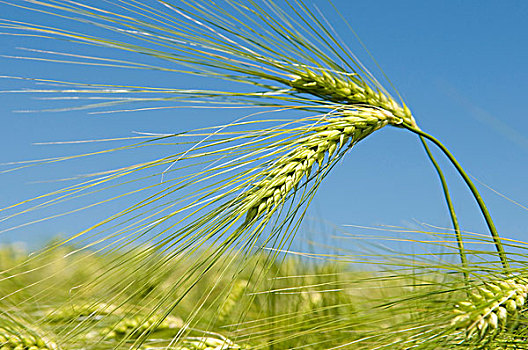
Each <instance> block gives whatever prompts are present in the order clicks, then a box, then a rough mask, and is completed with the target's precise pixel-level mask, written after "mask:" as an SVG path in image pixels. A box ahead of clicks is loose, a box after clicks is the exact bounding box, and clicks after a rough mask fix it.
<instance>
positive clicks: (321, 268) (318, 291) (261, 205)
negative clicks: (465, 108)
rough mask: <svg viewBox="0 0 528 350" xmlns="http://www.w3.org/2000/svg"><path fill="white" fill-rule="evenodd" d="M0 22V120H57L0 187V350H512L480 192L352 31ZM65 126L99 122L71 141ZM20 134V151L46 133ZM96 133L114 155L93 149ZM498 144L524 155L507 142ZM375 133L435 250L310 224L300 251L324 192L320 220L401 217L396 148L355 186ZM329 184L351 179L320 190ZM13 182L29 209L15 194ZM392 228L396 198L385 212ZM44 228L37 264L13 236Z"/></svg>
mask: <svg viewBox="0 0 528 350" xmlns="http://www.w3.org/2000/svg"><path fill="white" fill-rule="evenodd" d="M336 3H337V2H336ZM0 4H1V6H2V8H5V9H6V10H5V11H2V12H3V14H2V15H1V16H0V27H1V28H2V29H1V33H0V35H1V37H2V38H3V39H5V40H6V47H7V46H8V45H7V44H9V45H14V44H13V43H15V44H16V46H17V47H18V46H20V47H18V49H17V50H22V53H20V52H18V51H17V53H9V54H5V55H3V56H2V57H3V58H5V59H10V60H14V61H15V62H17V63H16V64H13V66H12V67H8V65H5V66H3V69H4V70H5V71H6V72H3V73H2V76H1V81H3V82H6V86H7V84H11V85H9V86H8V87H6V88H5V89H2V96H4V95H9V96H14V97H12V99H13V100H12V101H7V102H6V103H7V104H9V103H16V104H17V105H19V108H18V109H19V111H22V112H25V113H28V112H36V111H39V112H42V113H51V114H52V115H53V116H57V115H59V114H60V113H66V115H67V116H69V117H65V118H64V119H61V120H62V121H61V123H59V124H60V125H59V124H57V125H59V126H58V127H60V128H61V132H62V133H63V134H64V136H65V141H50V142H38V143H39V144H46V146H50V145H53V146H57V147H65V148H60V150H59V151H57V153H55V154H51V153H50V154H48V153H46V151H42V152H40V151H38V152H37V151H36V152H35V154H32V155H31V158H30V159H21V160H14V161H9V162H7V161H6V162H5V163H2V164H0V166H1V167H2V168H1V174H2V175H3V176H6V177H9V176H13V177H15V178H14V180H13V178H9V179H8V180H5V182H4V183H5V193H6V195H2V196H1V197H0V199H2V201H3V202H2V207H1V208H0V215H1V216H0V223H1V224H2V225H4V224H5V226H2V227H1V228H0V233H4V234H8V235H12V236H11V238H12V239H11V240H10V241H11V242H10V243H6V244H3V245H2V246H0V350H8V349H9V350H23V349H26V350H43V349H49V350H51V349H65V350H70V349H71V350H74V349H79V350H80V349H94V350H98V349H100V350H103V349H143V350H146V349H152V350H153V349H174V350H176V349H178V350H198V349H203V350H205V349H207V350H227V349H263V350H283V349H303V350H304V349H306V350H308V349H311V350H320V349H328V350H334V349H360V350H362V349H365V350H367V349H368V350H375V349H376V350H377V349H390V350H395V349H402V350H403V349H493V350H495V349H496V350H499V349H528V318H527V317H526V316H527V314H526V313H525V312H526V310H527V305H528V304H527V300H526V299H527V297H528V296H527V293H528V268H527V265H526V262H527V261H528V260H527V257H528V253H527V251H526V249H527V248H528V244H527V243H525V242H522V241H521V240H519V239H513V238H509V236H508V235H506V234H504V232H503V231H501V230H500V229H499V228H498V226H499V225H496V224H495V222H494V220H493V219H492V210H490V209H491V208H496V207H493V206H489V208H488V204H487V202H486V201H485V199H484V197H485V196H483V195H482V194H481V191H482V189H481V187H484V186H478V185H479V183H482V182H480V181H475V177H473V176H472V175H471V174H470V173H468V172H467V171H466V169H465V168H464V167H463V166H462V165H461V163H462V162H459V160H458V159H457V158H456V156H455V154H456V149H455V150H451V149H448V147H447V146H446V144H444V143H443V142H442V140H439V139H438V138H436V137H434V136H432V134H435V132H434V131H435V130H426V129H427V128H426V127H424V125H427V126H429V125H434V124H431V123H427V122H422V121H423V117H422V116H420V115H418V113H417V114H415V113H414V112H413V106H411V105H410V104H409V103H407V102H406V101H404V98H403V97H402V96H404V95H405V94H403V93H400V92H399V91H398V90H397V88H396V87H395V85H394V84H392V83H391V80H390V78H389V77H387V76H385V74H384V73H383V71H382V70H381V68H380V66H379V65H378V63H377V62H376V60H375V59H374V57H373V55H371V53H370V52H369V51H368V50H367V48H366V47H365V46H364V45H363V43H362V42H361V40H359V38H358V36H357V35H356V33H355V32H353V31H351V30H350V27H348V25H347V19H348V16H350V15H349V14H348V13H349V12H350V11H352V10H351V9H350V8H349V7H348V6H345V5H349V3H347V2H344V1H339V4H340V5H343V6H342V8H340V6H336V5H335V4H333V3H332V2H330V1H318V2H317V4H310V3H305V2H304V1H302V0H285V1H279V0H255V1H253V0H220V1H216V2H213V1H205V0H170V1H164V0H148V1H136V0H94V1H84V0H80V1H72V0H5V1H0ZM357 5H358V7H357V11H358V12H359V13H361V14H363V15H367V13H366V12H361V11H360V8H361V6H360V5H361V4H359V3H358V4H357ZM519 6H521V5H519ZM321 8H322V9H323V10H324V11H323V10H321ZM345 11H346V12H345ZM368 15H370V16H375V15H376V14H375V13H368ZM348 22H350V21H348ZM396 22H397V21H396ZM373 23H374V22H373ZM387 28H388V29H389V27H387ZM341 30H347V32H348V33H349V34H350V33H352V34H351V36H350V37H352V38H354V40H355V41H356V44H355V45H354V46H352V45H349V43H348V42H347V41H344V40H343V39H342V37H341V35H340V34H339V33H340V31H341ZM387 34H389V32H387ZM350 47H352V49H351V48H350ZM358 51H359V52H358ZM377 52H379V51H377ZM382 52H383V51H382ZM360 59H361V60H362V61H365V60H368V62H364V63H362V62H360ZM38 67H42V68H38ZM50 67H56V68H53V70H51V71H50V69H52V68H50ZM57 67H58V68H57ZM11 69H12V70H13V72H7V71H8V70H9V71H10V70H11ZM17 69H18V70H22V72H21V73H20V74H18V73H17V72H16V70H17ZM113 69H118V70H119V69H122V70H123V71H125V73H119V74H115V75H113V73H110V72H113ZM370 69H376V70H375V72H377V73H372V72H374V71H371V70H370ZM505 69H506V68H505ZM46 74H47V76H46V77H45V76H44V75H46ZM169 77H170V78H169ZM172 77H176V78H175V79H173V78H172ZM105 79H106V80H105ZM520 80H522V79H520ZM95 81H97V82H95ZM30 97H31V99H30ZM24 98H25V99H24ZM435 98H436V99H435V102H434V106H435V107H434V108H435V109H439V110H440V109H441V107H442V105H443V104H444V103H445V101H443V100H442V98H441V97H435ZM501 101H502V100H501ZM494 102H497V101H494ZM507 102H510V101H507ZM505 108H506V107H505ZM163 111H165V112H166V111H169V113H170V114H167V115H166V116H170V117H171V120H170V121H167V124H166V125H167V129H168V130H170V129H171V128H175V129H176V130H173V131H170V132H159V131H152V132H151V131H144V130H140V131H137V130H136V129H135V128H137V127H138V126H139V125H140V124H139V122H138V119H136V118H135V117H130V119H126V120H125V119H120V118H121V116H123V115H131V114H132V115H134V113H140V115H142V116H147V117H148V118H151V119H147V120H146V123H144V124H142V125H146V126H147V127H149V126H152V127H154V126H156V130H160V129H159V128H160V125H161V124H159V122H160V120H158V119H157V117H156V116H155V113H156V112H163ZM127 112H128V113H127ZM77 113H88V114H89V115H90V116H92V115H97V117H98V118H100V119H96V120H95V121H90V122H93V123H94V124H90V125H92V126H93V130H84V127H83V126H82V125H88V124H79V125H77V124H76V121H75V118H76V117H77V116H78V115H79V114H77ZM224 113H233V117H232V118H231V119H229V120H228V121H225V120H224V119H223V118H226V115H228V114H224ZM237 113H242V114H237ZM108 114H112V117H111V118H116V119H114V121H107V120H105V119H104V118H110V117H107V115H108ZM40 115H41V114H39V116H40ZM101 116H103V117H101ZM200 116H205V117H207V118H209V119H207V120H208V121H214V122H211V123H210V124H208V125H206V126H204V125H203V124H200V123H199V122H198V120H199V118H200ZM217 116H218V120H217V119H216V117H217ZM228 116H229V115H228ZM205 117H204V118H205ZM57 118H61V117H57ZM481 119H482V118H481ZM484 120H486V121H488V122H489V120H491V118H490V117H487V119H486V118H484ZM445 121H446V124H449V122H448V121H449V120H448V119H447V118H446V119H445ZM437 122H438V121H437ZM13 123H15V122H14V121H13ZM32 123H34V124H32V126H35V128H26V129H24V130H23V131H24V133H25V134H28V135H31V134H32V133H34V134H35V135H36V136H38V137H42V136H43V134H45V131H43V130H46V128H47V127H50V126H49V125H46V123H47V122H46V121H42V120H41V119H39V120H34V121H32ZM39 123H40V124H39ZM106 123H108V126H109V127H110V125H112V127H123V126H124V125H126V127H127V128H133V129H134V134H133V135H132V136H130V135H129V134H128V136H115V137H113V136H108V134H105V133H104V131H105V130H106V129H105V128H106V127H105V125H107V124H106ZM460 123H461V124H462V122H460ZM36 125H40V126H39V127H36ZM495 125H502V124H500V123H499V122H497V121H495ZM449 128H451V129H449V130H453V133H452V134H453V135H458V136H459V137H461V138H463V139H464V140H467V142H468V143H472V144H476V145H478V144H479V143H480V142H481V141H482V140H479V139H476V138H474V137H473V134H472V130H471V129H469V128H467V127H461V126H460V125H459V124H458V123H452V124H450V125H449ZM497 128H498V129H499V130H500V131H501V132H502V133H503V134H508V135H510V136H511V135H513V136H511V138H512V139H514V140H516V142H517V143H518V144H519V145H521V144H522V143H523V140H524V136H523V135H522V133H519V132H518V133H515V132H517V131H516V130H513V129H512V128H510V129H508V128H507V127H505V126H504V125H502V126H500V127H497ZM519 129H521V130H522V128H521V127H519ZM13 130H16V128H14V129H13ZM389 130H394V131H398V132H399V133H400V136H401V135H403V136H402V137H406V138H412V139H413V140H416V141H417V142H416V143H415V144H413V145H414V146H413V147H414V148H418V149H419V151H420V152H423V153H424V154H425V157H424V158H425V159H426V160H427V162H428V163H427V166H428V167H429V168H428V170H431V171H430V173H429V175H428V176H427V177H426V178H425V179H420V180H423V181H424V183H425V182H427V181H431V183H434V184H435V186H436V187H435V188H434V191H437V192H438V193H439V194H440V195H438V196H436V192H434V193H435V194H434V195H433V194H429V193H427V194H424V196H427V197H428V198H429V197H430V201H431V202H434V205H436V204H437V203H436V201H438V202H439V205H438V207H434V208H435V210H438V208H442V210H444V211H445V214H446V215H445V218H446V222H448V224H449V226H448V227H439V226H434V225H433V224H422V223H413V224H412V225H408V226H407V227H399V226H394V225H392V226H388V225H387V226H378V227H360V226H359V225H354V223H353V222H352V223H350V224H351V225H349V226H344V227H343V226H339V227H337V228H332V226H331V225H330V224H328V223H327V222H325V221H324V218H320V223H321V222H323V223H325V224H324V225H323V224H321V225H322V226H324V227H323V228H317V229H316V228H314V227H315V226H316V224H314V223H313V220H312V221H311V223H312V225H314V227H312V228H310V226H309V225H308V223H309V222H310V219H313V212H310V211H309V210H311V209H312V207H313V206H314V205H312V204H314V202H317V203H318V204H317V205H321V203H324V202H323V201H317V200H316V199H315V198H316V195H317V194H319V193H320V192H325V191H327V189H330V187H325V186H326V185H327V184H328V183H329V182H332V184H333V186H334V187H333V191H336V192H333V193H337V195H334V197H333V198H330V199H329V200H327V202H332V203H329V206H328V208H331V209H329V210H330V211H337V210H338V209H339V210H340V209H342V208H344V210H351V211H353V209H349V206H350V208H352V202H354V204H355V205H356V208H357V207H362V206H363V207H364V208H363V209H365V211H368V212H370V213H374V214H378V215H379V217H381V218H384V217H388V215H389V214H391V213H390V212H389V211H388V210H386V209H385V210H384V209H381V208H383V203H380V200H378V202H377V203H373V202H372V201H370V196H372V198H379V197H378V196H381V195H386V196H387V197H390V196H398V195H397V193H399V192H397V191H398V190H399V189H398V183H395V184H393V185H392V189H393V191H391V190H388V191H387V190H379V189H378V188H387V187H383V185H384V183H390V180H391V178H392V177H393V176H395V175H394V174H395V173H397V172H398V171H400V170H401V171H404V170H406V171H409V169H404V168H405V167H404V166H401V167H399V165H398V164H400V163H399V162H400V161H402V162H403V161H407V160H408V158H410V156H409V155H408V154H406V153H405V152H402V151H401V149H400V148H399V147H400V145H399V144H396V143H394V142H393V143H391V144H387V145H386V146H385V147H384V148H383V153H384V154H389V155H390V156H391V158H390V159H391V161H393V162H394V164H395V165H394V166H393V167H392V168H391V169H390V171H389V170H384V171H386V174H377V176H374V175H373V177H372V180H366V181H365V180H359V179H356V178H355V177H354V173H355V172H356V171H359V170H360V169H363V167H367V166H368V165H369V164H370V162H371V160H369V158H361V157H355V155H356V153H358V152H361V151H363V150H364V149H362V148H361V147H363V145H364V144H367V145H368V142H370V141H376V138H377V139H378V140H383V139H384V138H385V137H387V138H389V137H391V134H390V131H389ZM512 130H513V131H512ZM12 133H13V135H14V134H15V132H14V131H13V132H12ZM90 133H93V136H87V135H91V134H90ZM6 134H7V133H6ZM13 135H6V138H7V137H13ZM80 135H82V136H80ZM14 137H15V138H16V135H15V136H14ZM77 137H79V138H77ZM66 139H67V140H66ZM39 140H40V139H39ZM9 142H12V143H14V142H15V140H13V141H9ZM486 142H491V141H490V140H489V139H486V141H482V143H483V144H484V143H486ZM9 146H10V144H9V145H8V147H9ZM476 147H477V148H478V146H476ZM482 147H484V146H482ZM13 148H15V147H13ZM414 148H413V151H414ZM62 150H65V152H64V153H60V152H62ZM12 152H13V153H14V152H15V150H13V151H12ZM6 153H9V152H6ZM508 156H511V157H513V156H512V155H511V154H508V155H507V156H506V155H504V156H501V157H503V158H507V157H508ZM488 157H489V158H491V155H489V156H488ZM2 159H3V158H2ZM372 159H374V158H372ZM387 159H388V158H387ZM345 161H348V162H349V163H348V166H349V167H350V166H352V168H346V169H352V171H349V172H348V173H346V175H347V179H346V183H339V182H338V181H337V180H336V179H337V178H336V177H333V176H334V175H335V174H336V173H339V172H340V171H341V172H342V171H343V169H344V168H342V167H341V165H342V164H343V163H344V162H345ZM372 161H373V160H372ZM402 164H403V163H402ZM406 164H410V163H406ZM486 164H489V166H490V168H491V167H493V166H494V165H493V161H489V159H487V160H486ZM412 171H415V170H412ZM28 172H29V173H32V174H34V175H35V176H36V181H35V180H34V178H33V180H32V181H33V182H32V183H38V184H39V186H40V187H39V188H40V189H43V190H42V191H40V192H36V191H34V190H33V189H34V188H35V187H31V186H22V183H24V182H27V181H28V180H27V178H25V175H24V174H27V173H28ZM382 172H383V171H382ZM391 172H393V173H391ZM410 173H411V172H409V174H410ZM13 174H15V175H13ZM17 174H21V175H17ZM17 176H19V178H17ZM420 176H421V175H420ZM429 177H430V178H431V179H429ZM363 179H365V178H363ZM367 179H368V178H367ZM511 179H512V181H513V179H517V177H516V175H512V176H511ZM9 181H14V182H9ZM455 181H457V182H456V185H454V183H455ZM417 182H418V181H416V188H413V192H417V193H418V192H420V191H421V190H418V188H422V187H419V184H418V183H417ZM521 182H522V181H521ZM13 183H14V185H13ZM427 183H428V182H427ZM15 188H16V189H15ZM322 188H324V190H323V189H322ZM13 189H15V190H13ZM431 191H433V190H431ZM493 191H495V190H493ZM15 192H16V193H15ZM330 192H331V191H329V192H328V193H330ZM341 192H342V193H343V194H342V195H341ZM495 192H497V191H495ZM8 193H9V194H8ZM431 193H432V192H431ZM497 193H498V192H497ZM14 194H16V195H17V196H20V197H21V198H19V199H17V200H16V201H11V196H13V195H14ZM323 194H325V193H323ZM360 194H364V198H362V197H361V195H360ZM365 194H366V195H365ZM408 195H409V196H411V195H413V194H411V193H410V191H409V193H408ZM400 196H401V195H400ZM404 196H407V194H405V195H404ZM404 196H401V197H404ZM461 196H467V197H469V198H470V199H471V202H470V204H471V210H474V211H475V213H477V214H475V215H474V216H475V218H473V219H472V220H473V222H475V221H478V222H482V223H483V224H482V229H481V230H480V231H482V232H480V231H479V232H476V230H473V229H471V228H467V227H465V226H464V224H465V223H467V222H469V221H471V220H467V221H464V220H463V219H462V220H460V219H461V218H464V217H465V216H466V215H467V216H471V215H472V214H471V212H470V211H469V209H468V206H464V207H463V209H460V208H461V207H462V206H457V205H456V200H457V199H458V198H460V197H461ZM4 197H5V198H4ZM8 197H9V200H7V198H8ZM503 197H504V198H507V197H506V196H503ZM322 198H325V199H328V197H322ZM4 200H5V203H4ZM511 201H513V200H511ZM513 202H514V201H513ZM330 204H332V205H335V206H330ZM514 204H515V205H517V206H518V207H522V208H523V210H526V208H525V207H523V206H522V205H521V204H519V203H517V202H514ZM317 205H315V206H317ZM408 206H409V201H406V200H405V198H401V201H399V200H398V202H397V205H394V211H398V210H407V209H406V208H407V207H408ZM337 207H339V208H338V209H336V208H337ZM417 207H418V206H417ZM417 207H416V210H418V208H417ZM325 209H326V207H325ZM310 213H312V215H310ZM408 213H409V214H408V217H406V218H402V219H405V220H407V219H411V218H413V208H412V207H409V209H408ZM68 218H71V219H68ZM61 219H64V220H66V221H64V222H65V224H64V226H60V227H61V229H60V230H61V231H62V235H61V236H60V238H56V239H54V240H51V241H49V242H47V243H46V245H45V246H44V247H42V245H41V244H40V242H39V241H38V239H37V238H30V239H24V235H23V234H21V235H20V237H19V236H17V232H22V231H24V232H29V233H32V232H33V233H34V232H37V230H39V229H41V230H45V232H47V233H49V232H52V233H54V234H57V233H58V232H57V230H58V228H57V227H59V226H54V225H56V224H55V222H56V221H55V220H61ZM68 220H69V221H68ZM497 222H498V221H497ZM524 226H525V225H524ZM79 227H80V228H79ZM520 230H521V229H520ZM43 232H44V231H43ZM37 234H38V232H37V233H35V236H34V237H36V236H37ZM48 236H49V235H48ZM2 241H6V242H7V240H2ZM14 241H25V242H26V244H20V243H13V242H14Z"/></svg>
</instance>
